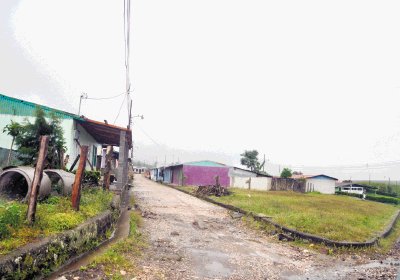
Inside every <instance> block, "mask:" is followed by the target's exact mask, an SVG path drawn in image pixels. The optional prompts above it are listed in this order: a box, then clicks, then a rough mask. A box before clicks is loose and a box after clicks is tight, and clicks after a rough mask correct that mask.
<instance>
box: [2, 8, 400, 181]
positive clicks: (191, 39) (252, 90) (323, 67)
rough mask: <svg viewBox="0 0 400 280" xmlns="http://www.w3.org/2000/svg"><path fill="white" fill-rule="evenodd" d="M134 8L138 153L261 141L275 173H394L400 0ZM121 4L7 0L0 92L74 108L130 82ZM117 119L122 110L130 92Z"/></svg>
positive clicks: (183, 156) (101, 106)
mask: <svg viewBox="0 0 400 280" xmlns="http://www.w3.org/2000/svg"><path fill="white" fill-rule="evenodd" d="M132 8H133V13H132V16H133V17H132V59H131V65H132V66H131V67H132V75H131V79H132V87H133V88H134V90H135V91H134V93H133V102H134V114H135V115H136V114H143V115H144V117H145V119H144V120H139V119H138V118H136V119H135V128H134V139H135V147H136V148H135V150H136V154H137V157H138V159H142V160H146V161H148V162H154V161H155V160H156V158H158V161H163V160H164V156H165V155H164V154H167V156H168V160H167V161H172V160H174V161H177V159H178V158H179V160H180V161H181V162H182V161H186V160H196V159H204V157H207V158H208V159H213V160H220V161H225V163H227V164H235V165H239V162H238V160H239V158H240V156H239V154H240V153H241V152H243V150H245V149H257V150H258V151H259V152H260V153H261V154H266V157H267V159H269V162H270V166H269V168H270V169H271V170H270V171H271V172H275V173H277V172H278V171H277V170H278V168H279V166H278V165H281V166H288V165H290V166H292V167H293V168H296V169H303V170H305V171H310V172H314V173H321V172H323V171H325V172H330V173H331V174H336V176H341V177H346V178H347V177H353V178H354V177H364V178H365V177H368V174H369V173H371V172H372V173H373V174H375V175H376V177H377V178H378V177H379V179H383V177H384V176H386V177H392V178H394V177H396V178H400V176H399V175H397V174H399V172H400V168H399V165H398V164H397V165H396V163H395V164H393V166H392V167H391V168H386V167H387V164H386V163H387V162H389V161H397V160H400V110H399V108H398V107H399V104H400V102H399V101H400V30H399V29H400V17H399V16H398V15H399V14H400V2H399V1H365V0H363V1H351V0H346V1H317V0H315V1H265V0H246V1H244V0H242V1H237V0H212V1H211V0H202V1H198V0H197V1H194V0H169V1H165V0H163V1H162V0H146V1H143V0H134V1H133V2H132ZM122 15H123V1H122V0H119V1H105V0H85V1H82V0H80V1H78V0H68V1H66V0H58V1H54V0H35V1H29V0H1V1H0V92H1V93H3V94H6V95H9V96H13V97H20V98H23V99H26V100H29V101H34V102H39V103H41V104H46V105H49V106H53V107H56V108H59V109H63V110H67V111H70V112H77V110H78V104H79V96H80V94H81V93H82V92H86V93H87V94H88V95H89V97H95V98H99V97H108V96H113V95H118V94H120V93H122V92H124V90H125V73H124V42H123V17H122ZM122 101H123V96H121V97H118V98H116V99H113V100H107V101H94V100H84V101H83V105H82V111H81V113H82V114H84V115H86V116H87V117H89V118H93V119H97V120H104V119H107V120H108V121H109V122H110V123H113V122H114V120H115V118H116V116H117V114H118V110H119V108H120V106H121V103H122ZM116 124H118V125H122V126H125V125H126V124H127V106H126V104H123V105H122V110H121V114H120V116H119V118H118V119H117V120H116ZM151 150H153V151H154V150H157V151H159V152H157V153H156V154H157V155H155V154H154V152H153V153H150V152H148V151H151ZM158 154H159V155H158ZM172 157H173V158H172ZM160 158H162V160H160ZM382 163H385V164H383V166H384V168H382V167H379V168H378V167H377V166H378V164H379V166H381V165H382ZM367 164H368V166H369V170H367V169H366V166H367ZM353 165H357V166H358V168H359V169H357V171H354V167H351V168H350V167H349V166H353ZM304 166H314V168H309V169H307V168H306V167H304ZM332 166H334V167H332ZM340 166H345V167H346V170H345V171H346V172H347V173H346V172H344V173H343V172H342V171H343V170H342V171H340V169H339V167H340ZM360 166H362V167H360ZM374 166H375V167H374ZM323 167H325V168H323ZM326 167H329V168H326ZM332 168H333V169H332ZM371 168H372V171H371ZM374 168H375V169H374ZM349 170H350V171H349ZM375 175H374V176H375Z"/></svg>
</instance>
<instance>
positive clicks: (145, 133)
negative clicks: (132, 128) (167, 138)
mask: <svg viewBox="0 0 400 280" xmlns="http://www.w3.org/2000/svg"><path fill="white" fill-rule="evenodd" d="M136 126H137V127H138V128H139V129H140V130H141V131H142V132H143V134H144V135H146V136H147V137H148V138H149V139H150V140H151V141H153V143H154V144H156V145H157V146H161V145H160V144H158V143H157V141H156V140H154V139H153V138H152V137H151V136H150V135H149V134H148V133H147V132H146V131H145V130H144V129H143V128H142V127H141V126H140V125H138V124H136Z"/></svg>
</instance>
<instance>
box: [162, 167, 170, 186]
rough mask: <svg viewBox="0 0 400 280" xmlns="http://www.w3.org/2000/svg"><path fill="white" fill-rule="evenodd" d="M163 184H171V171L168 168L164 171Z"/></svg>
mask: <svg viewBox="0 0 400 280" xmlns="http://www.w3.org/2000/svg"><path fill="white" fill-rule="evenodd" d="M163 182H164V183H166V184H171V183H172V170H171V169H169V168H166V169H164V178H163Z"/></svg>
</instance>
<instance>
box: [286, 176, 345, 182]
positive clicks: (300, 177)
mask: <svg viewBox="0 0 400 280" xmlns="http://www.w3.org/2000/svg"><path fill="white" fill-rule="evenodd" d="M317 177H324V178H327V179H332V180H335V181H338V179H336V178H334V177H331V176H328V175H324V174H318V175H302V174H301V175H292V177H291V178H292V179H313V178H317Z"/></svg>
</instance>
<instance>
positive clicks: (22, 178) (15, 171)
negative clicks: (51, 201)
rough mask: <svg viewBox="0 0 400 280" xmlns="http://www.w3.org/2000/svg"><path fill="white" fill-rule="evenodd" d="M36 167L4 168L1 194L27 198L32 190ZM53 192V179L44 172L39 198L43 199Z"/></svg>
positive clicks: (0, 177)
mask: <svg viewBox="0 0 400 280" xmlns="http://www.w3.org/2000/svg"><path fill="white" fill-rule="evenodd" d="M34 174H35V168H33V167H29V166H20V167H15V168H10V169H7V170H4V171H3V172H2V173H1V174H0V196H3V197H5V198H7V199H16V200H27V199H28V196H29V193H30V191H31V186H32V181H33V176H34ZM50 193H51V181H50V179H49V177H48V176H47V175H46V173H43V178H42V182H41V184H40V188H39V194H38V199H43V198H46V197H47V196H49V195H50Z"/></svg>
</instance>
